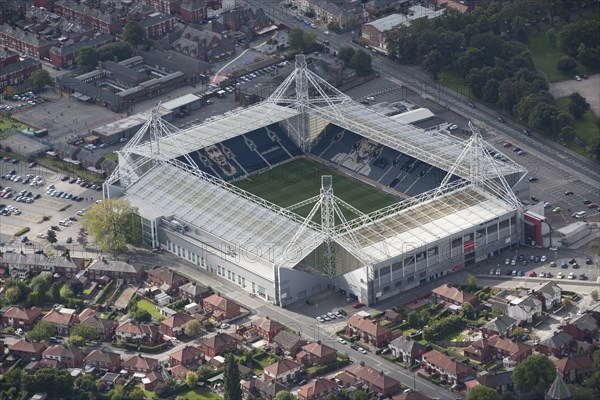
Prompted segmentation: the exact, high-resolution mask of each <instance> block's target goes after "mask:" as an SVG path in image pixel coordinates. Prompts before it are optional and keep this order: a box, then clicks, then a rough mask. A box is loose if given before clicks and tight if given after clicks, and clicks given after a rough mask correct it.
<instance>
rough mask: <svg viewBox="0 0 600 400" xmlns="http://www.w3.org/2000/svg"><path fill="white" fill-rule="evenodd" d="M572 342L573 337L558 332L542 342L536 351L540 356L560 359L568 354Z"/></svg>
mask: <svg viewBox="0 0 600 400" xmlns="http://www.w3.org/2000/svg"><path fill="white" fill-rule="evenodd" d="M572 342H573V336H571V335H569V334H568V333H566V332H562V331H561V332H558V333H556V334H555V335H554V336H552V337H550V338H548V339H546V340H542V341H541V342H540V346H539V348H538V351H539V352H540V353H542V354H545V355H547V356H548V357H549V356H554V357H556V358H561V357H562V356H564V355H567V354H568V353H569V348H570V347H571V343H572Z"/></svg>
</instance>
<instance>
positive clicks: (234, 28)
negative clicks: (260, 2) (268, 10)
mask: <svg viewBox="0 0 600 400" xmlns="http://www.w3.org/2000/svg"><path fill="white" fill-rule="evenodd" d="M216 25H218V24H216ZM223 25H224V26H225V29H228V30H229V31H230V32H229V33H228V35H227V36H228V37H230V38H233V39H234V40H235V41H236V42H238V43H241V42H244V43H248V42H250V41H252V40H254V39H255V38H256V37H258V36H260V35H261V34H265V33H268V32H270V31H271V29H269V28H270V27H271V26H272V23H271V20H270V19H269V17H268V16H267V15H266V14H265V11H264V10H263V9H262V8H258V9H256V10H255V9H252V8H250V7H237V8H235V9H234V10H231V11H230V12H228V13H227V14H225V15H223ZM212 30H213V32H222V31H223V29H215V26H212Z"/></svg>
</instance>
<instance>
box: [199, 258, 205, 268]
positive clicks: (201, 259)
mask: <svg viewBox="0 0 600 400" xmlns="http://www.w3.org/2000/svg"><path fill="white" fill-rule="evenodd" d="M200 265H202V266H203V267H204V257H200Z"/></svg>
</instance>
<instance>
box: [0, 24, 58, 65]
mask: <svg viewBox="0 0 600 400" xmlns="http://www.w3.org/2000/svg"><path fill="white" fill-rule="evenodd" d="M58 43H59V42H58V41H48V40H46V39H43V38H40V37H38V36H37V35H36V34H34V33H32V32H27V31H24V30H22V29H20V28H17V27H12V26H10V25H8V24H0V45H2V46H6V47H9V48H11V49H13V50H15V51H17V52H19V53H22V54H26V55H28V56H29V57H31V58H33V59H37V60H39V59H42V58H44V57H48V54H49V52H50V48H51V47H52V46H55V45H57V44H58Z"/></svg>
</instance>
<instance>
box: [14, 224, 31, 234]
mask: <svg viewBox="0 0 600 400" xmlns="http://www.w3.org/2000/svg"><path fill="white" fill-rule="evenodd" d="M30 230H31V229H29V227H28V226H26V227H25V228H23V229H21V230H18V231H17V233H15V236H21V235H24V234H26V233H27V232H29V231H30Z"/></svg>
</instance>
